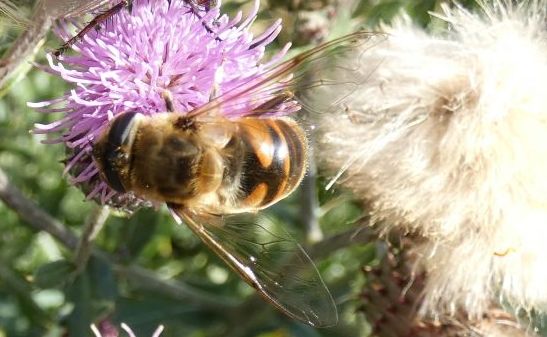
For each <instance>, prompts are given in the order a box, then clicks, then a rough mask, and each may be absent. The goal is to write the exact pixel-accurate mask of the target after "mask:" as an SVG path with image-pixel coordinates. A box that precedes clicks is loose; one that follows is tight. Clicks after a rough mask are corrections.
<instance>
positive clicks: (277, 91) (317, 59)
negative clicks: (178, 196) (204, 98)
mask: <svg viewBox="0 0 547 337" xmlns="http://www.w3.org/2000/svg"><path fill="white" fill-rule="evenodd" d="M384 41H386V35H385V34H383V33H374V32H365V31H359V32H356V33H353V34H349V35H346V36H343V37H340V38H338V39H335V40H332V41H330V42H326V43H324V44H322V45H319V46H317V47H315V48H313V49H310V50H308V51H306V52H303V53H301V54H299V55H297V56H295V57H293V58H291V59H289V60H288V61H285V62H283V63H280V64H279V65H277V66H275V67H274V68H271V69H269V70H267V71H265V72H264V73H262V74H260V75H259V76H256V77H253V79H250V80H249V81H248V82H246V83H244V84H242V85H240V86H238V87H236V88H234V89H232V90H230V91H228V92H226V93H224V94H222V95H221V96H219V97H217V98H215V99H213V100H211V101H210V102H208V103H207V104H205V105H203V106H201V107H199V108H197V109H195V110H193V111H191V112H189V114H188V115H189V116H197V115H200V114H206V113H211V112H213V113H215V114H217V115H221V116H228V117H230V116H236V117H237V116H242V115H254V116H257V115H264V116H268V115H276V113H278V112H279V111H280V107H281V105H282V104H296V102H298V104H297V105H300V106H302V107H304V108H306V110H307V111H310V112H314V113H325V112H333V111H337V110H340V109H343V102H344V100H345V99H346V98H347V97H348V96H350V95H351V94H352V93H353V92H355V91H356V89H357V88H358V87H359V86H360V85H361V84H362V83H364V81H366V80H367V78H368V77H369V76H370V74H371V73H372V71H374V70H375V69H376V67H375V66H374V65H372V66H371V65H370V64H368V63H367V66H366V67H365V66H363V62H365V53H366V52H367V50H369V49H370V48H373V47H374V46H376V45H378V44H379V43H383V42H384ZM366 62H371V60H370V59H366ZM377 63H378V64H377V66H379V65H380V63H381V60H378V61H377ZM325 93H328V95H327V96H326V97H328V101H326V102H325V100H321V99H317V98H318V97H322V96H324V95H325ZM295 100H296V102H295ZM285 108H286V107H285ZM285 110H290V109H285ZM296 110H298V107H296ZM219 111H220V112H221V113H219Z"/></svg>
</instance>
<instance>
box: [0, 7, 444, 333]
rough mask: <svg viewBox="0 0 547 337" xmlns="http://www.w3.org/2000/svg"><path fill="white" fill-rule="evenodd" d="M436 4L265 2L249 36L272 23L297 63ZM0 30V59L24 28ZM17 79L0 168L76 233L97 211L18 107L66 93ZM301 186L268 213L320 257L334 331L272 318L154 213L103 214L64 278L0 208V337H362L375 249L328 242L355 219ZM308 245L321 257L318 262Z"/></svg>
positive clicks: (62, 263) (67, 257) (52, 244)
mask: <svg viewBox="0 0 547 337" xmlns="http://www.w3.org/2000/svg"><path fill="white" fill-rule="evenodd" d="M439 2H440V1H435V0H419V1H403V0H400V1H393V0H384V1H372V0H368V1H354V2H351V1H345V2H334V1H328V0H322V1H321V0H313V1H306V0H292V1H285V0H271V1H269V2H263V4H262V7H261V14H260V16H259V18H260V20H259V21H258V22H257V24H256V25H255V28H256V29H257V31H260V30H261V27H265V26H267V25H268V24H269V23H270V22H271V21H272V20H273V19H274V18H276V17H282V18H283V19H284V22H285V25H284V26H285V29H284V31H283V33H282V34H281V36H280V38H279V42H278V45H277V47H276V46H273V47H272V48H271V50H270V51H271V52H274V51H275V49H276V48H279V46H281V45H283V44H284V43H285V42H287V41H289V40H293V41H295V42H296V43H295V47H294V48H293V50H292V52H291V53H296V52H298V51H301V50H303V49H305V48H307V47H309V46H311V45H313V44H314V43H317V42H319V41H321V40H324V39H330V38H332V37H335V36H338V35H341V34H344V33H349V32H351V31H353V30H355V29H357V28H358V27H359V26H361V25H363V24H364V23H365V22H366V23H367V24H368V25H369V27H374V25H376V24H378V23H380V22H381V21H389V20H390V19H391V18H393V17H394V16H395V15H396V14H398V13H400V11H402V10H404V11H406V12H407V13H408V14H409V15H411V16H412V17H413V19H414V20H415V21H416V22H417V23H418V24H420V25H423V26H427V25H431V24H432V23H431V21H430V16H429V15H428V14H427V11H431V10H435V9H438V6H439ZM17 5H18V6H19V9H20V11H21V13H23V15H26V16H27V17H29V16H30V13H31V8H32V6H33V5H34V3H33V1H30V0H29V1H19V2H18V3H17ZM223 8H224V10H225V11H227V12H230V13H233V12H234V11H236V10H239V9H241V8H242V9H243V10H244V11H245V10H248V8H249V3H248V2H244V1H243V2H242V1H239V2H235V1H229V2H226V3H224V7H223ZM0 20H1V22H2V24H0V52H3V51H5V50H6V49H7V48H8V47H9V46H10V44H11V42H12V41H13V40H14V39H15V38H16V36H17V35H18V34H19V33H20V32H21V30H22V29H24V27H23V28H21V27H14V26H13V25H6V24H4V23H6V22H8V20H7V19H6V18H0ZM434 24H439V23H438V22H436V23H434ZM58 45H59V41H58V40H57V39H56V38H54V37H50V38H49V39H48V41H47V43H46V45H45V47H43V48H42V50H41V51H39V52H38V53H37V55H36V62H37V63H40V64H44V63H45V59H44V50H45V51H48V50H52V49H54V48H56V47H57V46H58ZM20 77H21V79H20V80H19V81H17V82H16V83H14V84H13V85H11V86H10V87H9V89H8V90H6V91H4V92H3V93H4V95H3V96H2V97H1V100H0V169H1V170H2V171H4V172H5V174H6V175H7V177H8V181H9V183H10V184H13V185H14V186H17V187H18V188H19V189H20V190H21V191H22V192H23V194H24V196H26V197H27V198H29V199H30V200H33V201H34V202H35V203H36V205H37V206H38V207H39V208H41V209H43V210H44V211H46V212H47V213H48V214H49V215H51V216H52V217H53V218H55V219H57V220H58V221H60V222H61V223H62V224H63V226H65V227H66V228H68V229H69V230H70V231H72V232H73V233H76V235H80V234H81V232H82V229H83V228H84V224H85V223H86V221H88V219H89V217H90V215H92V214H95V215H97V214H99V213H100V212H101V211H102V210H101V209H100V208H99V207H98V206H97V205H95V204H93V203H92V202H90V201H86V200H85V197H84V195H83V194H82V192H80V191H79V190H77V189H75V188H74V187H71V186H70V185H69V184H68V183H67V179H66V177H64V176H63V174H62V171H63V165H62V163H61V161H62V160H63V158H64V149H63V148H62V146H60V145H56V146H50V145H43V144H41V143H40V141H41V140H42V139H43V138H42V137H39V136H36V135H33V134H31V133H29V130H31V129H32V128H33V124H34V123H44V122H47V121H48V120H53V118H52V116H44V115H40V114H38V113H36V112H35V111H33V110H31V109H29V108H28V107H27V106H26V102H27V101H30V102H38V101H42V100H47V99H51V98H54V97H57V96H59V95H61V94H62V93H63V92H65V91H66V90H68V89H69V88H68V87H67V86H66V85H65V84H64V82H63V81H61V80H60V79H58V78H56V77H53V76H50V75H48V74H46V73H44V72H43V71H40V70H38V69H36V68H32V69H31V70H30V71H29V72H28V73H23V72H21V76H20ZM311 186H312V187H313V189H312V190H311V192H312V193H311V194H310V193H309V191H310V189H309V186H308V189H306V190H305V191H306V192H308V193H297V194H296V195H294V196H292V197H291V198H289V200H286V201H284V202H282V203H280V204H277V205H275V206H274V207H272V208H271V209H270V210H268V212H267V213H268V217H269V219H271V221H274V222H278V223H282V224H283V226H286V228H288V230H289V231H290V232H292V233H293V235H295V237H296V239H297V240H298V241H299V242H302V243H303V244H304V245H307V246H309V247H310V250H311V252H312V255H313V256H314V257H319V259H317V260H316V263H317V266H318V268H319V270H320V271H321V274H322V275H323V276H324V278H325V281H326V283H327V285H328V286H329V288H330V290H331V292H332V293H333V295H334V297H335V299H336V301H337V304H338V306H339V313H340V323H339V325H338V326H336V327H334V328H329V329H314V328H311V327H308V326H305V325H302V324H300V323H297V322H294V321H291V320H290V319H287V318H285V317H284V316H283V315H281V314H279V313H278V312H277V311H275V310H274V309H273V308H272V307H271V306H270V305H269V304H267V303H265V302H263V301H261V300H260V299H258V298H257V296H256V295H255V294H254V292H253V291H252V289H250V287H248V286H247V285H245V284H244V283H243V282H242V281H240V279H239V277H238V276H236V275H235V274H234V273H233V272H231V271H229V270H227V269H226V268H225V266H224V264H223V263H222V262H221V261H219V259H218V258H217V257H215V256H214V255H213V254H212V253H211V252H210V251H209V250H208V249H206V248H205V247H204V246H203V245H202V244H201V242H200V241H199V240H198V239H197V238H196V237H195V236H193V235H192V234H191V233H190V231H189V230H188V229H186V228H182V227H180V226H177V225H175V224H174V222H173V221H172V220H171V219H170V216H169V215H168V214H166V212H165V211H164V210H159V211H157V210H152V209H145V210H140V211H138V212H137V213H136V214H135V215H134V216H132V217H130V218H127V217H120V216H117V215H111V216H110V217H109V218H108V219H107V220H106V224H105V226H104V228H103V229H102V231H101V232H100V233H99V235H98V238H97V239H96V241H95V245H96V247H97V250H96V252H99V253H96V254H93V256H92V257H91V259H90V260H89V262H88V263H87V265H86V266H81V268H83V270H82V272H81V273H80V274H79V275H77V276H73V275H74V274H73V272H74V266H73V265H72V263H71V261H73V259H74V256H75V253H74V247H67V246H66V245H65V244H63V243H62V242H60V241H58V240H56V239H55V238H53V237H52V236H51V235H50V234H49V233H47V232H45V231H36V229H35V228H34V227H32V226H30V225H29V223H28V222H26V221H24V220H22V218H21V217H20V216H19V215H18V214H17V213H16V212H14V211H13V210H12V209H11V208H9V207H6V206H5V205H4V204H1V203H0V337H1V336H10V337H11V336H13V337H16V336H64V335H70V336H87V335H91V331H90V330H89V324H90V323H91V322H95V323H97V322H100V321H108V322H111V323H112V324H114V326H116V327H117V326H119V323H121V322H125V323H127V324H128V325H129V326H130V327H131V328H132V329H133V331H135V332H136V334H137V335H138V336H140V337H143V336H150V335H151V334H152V332H153V331H154V329H155V328H156V327H157V326H158V325H159V324H163V325H165V326H166V330H165V331H164V333H163V334H162V336H164V337H170V336H195V337H198V336H261V337H270V336H271V337H274V336H276V337H283V336H301V337H308V336H309V337H315V336H344V337H347V336H363V335H366V334H367V333H368V331H370V327H369V326H368V324H367V322H366V318H365V317H364V316H363V315H362V314H360V312H359V310H358V309H359V305H360V301H359V292H360V289H361V287H362V286H363V284H364V282H365V279H364V275H363V273H361V272H360V270H361V268H362V267H363V266H364V265H367V264H374V263H376V261H377V256H376V255H377V247H376V246H375V245H374V243H363V242H359V240H357V239H355V240H352V239H347V240H346V241H343V242H342V244H339V243H335V242H334V241H335V240H329V238H332V237H333V236H334V235H336V234H339V233H346V234H347V233H353V231H354V228H355V226H356V225H355V222H356V221H357V220H358V219H359V217H360V216H361V213H362V212H361V210H360V208H359V206H358V204H357V203H356V202H354V201H352V199H351V197H349V196H348V195H346V194H344V193H343V192H342V191H334V192H333V191H329V192H326V191H324V189H322V186H324V181H323V180H322V179H318V181H315V180H311ZM315 187H317V191H319V192H316V190H315ZM310 196H311V197H310ZM315 197H317V198H318V202H319V210H318V212H317V214H318V216H319V225H320V228H321V231H322V233H323V241H322V242H320V243H317V242H316V243H314V244H312V243H311V242H310V241H309V240H308V239H309V238H310V237H311V236H312V235H311V233H315V231H316V230H317V228H315V227H314V226H313V221H312V222H311V223H312V226H305V225H303V224H304V223H306V222H309V220H310V216H312V215H311V214H315V213H313V212H312V213H310V212H307V213H305V212H304V213H303V211H302V207H301V205H302V204H303V203H309V202H310V198H312V199H313V198H315ZM312 201H313V200H312ZM303 219H305V220H306V221H304V220H303ZM312 220H313V219H312ZM65 243H66V242H65ZM321 244H324V246H321ZM313 245H315V248H316V249H315V250H314V246H313ZM317 247H321V248H322V249H321V251H320V252H318V250H317ZM122 335H123V333H122Z"/></svg>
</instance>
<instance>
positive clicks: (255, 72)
mask: <svg viewBox="0 0 547 337" xmlns="http://www.w3.org/2000/svg"><path fill="white" fill-rule="evenodd" d="M258 3H259V2H258V1H255V6H254V9H253V11H252V13H251V14H250V15H249V16H248V17H247V18H246V19H245V20H243V22H241V19H242V15H241V13H239V14H238V15H237V16H236V17H235V18H233V19H229V18H228V16H226V15H221V14H220V10H219V5H217V6H216V7H214V8H210V9H207V8H205V7H204V8H201V7H198V6H196V5H190V4H189V3H188V2H186V1H170V2H169V1H167V0H156V1H147V0H135V1H133V5H132V9H131V11H129V10H122V11H121V12H119V13H117V14H116V15H115V16H113V17H112V18H111V19H110V20H109V21H108V22H107V23H106V24H104V25H103V26H101V27H100V29H99V30H92V31H90V32H89V33H88V34H87V35H86V36H85V37H84V38H83V39H82V40H81V41H79V42H77V43H76V44H75V45H74V47H73V49H74V50H75V51H76V52H77V53H76V54H74V55H66V56H63V57H62V59H61V60H60V61H57V60H55V59H54V58H52V57H51V55H47V58H48V61H49V68H47V69H46V68H45V67H44V68H45V69H46V70H47V71H49V72H51V73H53V74H55V75H58V76H60V77H62V78H63V79H64V80H65V81H67V82H70V83H74V84H75V88H74V89H72V90H70V92H67V93H66V94H65V95H64V96H62V97H60V98H58V99H55V100H52V101H48V102H41V103H34V104H30V105H31V106H33V107H36V108H37V109H38V110H39V111H42V112H46V113H47V112H49V113H53V112H61V113H63V114H64V116H63V117H62V118H61V119H59V120H58V121H56V122H54V123H51V124H48V125H36V129H35V132H36V133H44V134H51V133H54V134H58V133H60V136H59V137H57V138H54V139H50V140H47V141H46V142H47V143H64V144H65V145H66V148H67V153H68V155H69V157H68V159H67V162H66V168H65V171H66V172H67V173H69V174H70V175H71V180H72V182H73V183H74V184H76V185H79V186H80V187H82V188H83V189H84V190H85V191H86V193H87V195H88V198H94V199H99V200H100V201H101V202H103V203H104V202H110V203H112V204H114V205H115V206H118V207H124V206H128V205H129V204H131V203H133V202H134V201H135V200H136V199H135V197H133V196H131V195H120V194H117V193H116V192H115V191H113V190H111V189H110V188H109V187H108V186H107V185H106V184H105V183H104V182H102V181H101V180H100V177H99V172H98V169H97V166H96V165H95V163H94V162H93V159H92V155H91V151H92V146H93V144H94V141H95V140H96V139H97V138H98V137H99V135H100V134H101V132H102V131H103V129H104V128H105V126H106V125H107V124H108V123H109V121H110V120H111V119H112V118H113V117H114V116H116V115H118V114H120V113H123V112H126V111H128V110H137V111H138V112H140V113H142V114H144V115H151V114H155V113H158V112H163V111H166V106H165V101H164V98H163V96H162V94H163V93H164V92H165V91H169V92H170V93H171V95H172V96H173V99H174V108H175V110H176V111H177V112H179V113H185V112H188V111H191V110H192V109H195V108H197V107H200V106H202V105H203V104H205V103H207V102H208V101H209V100H210V99H211V98H212V97H214V96H218V95H221V94H222V93H224V92H227V91H230V90H231V89H233V88H237V87H238V86H239V85H241V84H242V83H245V82H247V81H249V80H250V79H253V78H256V77H258V76H260V74H261V73H263V72H264V71H266V70H267V69H268V68H269V67H270V66H271V64H273V63H274V62H275V61H276V60H278V59H279V58H280V57H281V56H282V55H281V54H280V55H277V56H276V57H274V59H273V60H270V62H267V63H265V64H260V60H261V59H262V57H263V55H264V49H265V46H266V45H267V44H268V43H270V42H271V41H272V40H273V39H274V38H275V37H276V36H277V34H278V33H279V31H280V29H281V23H280V21H277V22H275V23H274V24H273V25H272V26H271V27H269V28H268V29H267V30H266V31H265V32H264V33H262V34H261V35H260V36H257V37H254V36H253V34H251V33H250V32H249V28H250V26H251V24H252V22H253V21H254V19H255V18H256V15H257V12H258ZM58 34H59V35H60V36H61V37H62V38H63V39H65V40H66V39H68V38H69V34H68V33H67V30H66V27H64V26H63V27H61V29H59V30H58ZM248 104H259V102H255V101H253V102H252V103H251V102H249V103H248ZM287 109H288V110H287V111H283V109H281V111H279V113H280V114H283V113H287V112H289V110H290V107H289V106H288V107H287ZM244 111H249V109H243V108H241V106H240V107H239V109H235V108H234V109H224V110H223V111H222V113H224V114H225V115H227V116H228V117H237V116H239V115H241V114H242V113H243V112H244Z"/></svg>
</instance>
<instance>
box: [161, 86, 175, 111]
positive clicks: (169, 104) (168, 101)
mask: <svg viewBox="0 0 547 337" xmlns="http://www.w3.org/2000/svg"><path fill="white" fill-rule="evenodd" d="M161 97H162V98H163V100H164V101H165V109H166V110H167V111H168V112H173V111H175V106H174V105H173V95H172V94H171V91H169V90H164V91H163V92H162V93H161Z"/></svg>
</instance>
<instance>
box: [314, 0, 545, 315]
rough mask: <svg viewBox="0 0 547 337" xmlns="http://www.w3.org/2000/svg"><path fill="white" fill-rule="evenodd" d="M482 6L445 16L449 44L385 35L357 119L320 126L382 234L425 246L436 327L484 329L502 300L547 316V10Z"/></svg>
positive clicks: (361, 58) (408, 33) (323, 142)
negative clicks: (483, 318) (494, 303)
mask: <svg viewBox="0 0 547 337" xmlns="http://www.w3.org/2000/svg"><path fill="white" fill-rule="evenodd" d="M480 4H481V7H482V12H481V13H472V12H470V11H468V10H466V9H464V8H461V7H459V6H455V7H453V8H449V7H448V6H446V7H443V8H444V14H443V15H439V17H440V18H442V19H444V20H446V22H447V23H448V25H449V26H451V29H450V30H447V31H446V32H444V34H443V35H441V36H438V35H437V36H435V35H432V34H428V33H426V32H424V31H423V30H421V29H418V28H416V27H413V25H412V24H410V22H409V21H410V20H408V19H402V20H400V21H399V22H398V23H395V24H394V25H393V26H391V27H387V30H388V32H389V33H390V35H388V37H387V38H386V41H385V42H384V43H382V44H378V45H377V46H375V47H374V48H370V49H369V50H366V51H364V52H363V53H361V54H359V55H357V56H358V57H356V58H355V59H356V60H357V61H358V62H359V65H358V66H356V67H355V69H356V73H357V72H362V73H366V74H370V76H369V77H368V78H367V80H366V81H365V82H363V83H362V84H361V85H360V87H359V88H358V89H357V90H356V92H355V93H353V94H352V95H351V97H349V98H348V99H347V100H346V102H345V104H346V105H347V109H346V111H347V115H346V116H343V118H340V116H327V115H325V116H322V117H323V119H322V121H321V125H320V130H321V132H322V137H320V138H319V147H320V151H319V153H321V154H322V160H323V164H325V165H327V166H329V167H330V168H331V169H334V170H342V171H344V172H345V173H346V176H345V178H344V179H345V182H343V181H342V183H345V184H347V186H348V187H350V188H352V189H353V190H354V191H355V192H356V193H357V194H358V195H359V196H360V197H361V198H363V199H364V200H366V201H367V204H368V205H370V206H371V208H372V216H373V218H374V220H375V221H376V223H377V224H380V225H381V226H382V227H381V228H383V229H384V230H387V229H397V230H399V231H400V232H401V233H408V232H413V233H416V234H419V235H420V236H421V237H422V238H423V241H422V242H423V243H422V244H421V245H420V247H419V248H418V249H417V254H418V255H419V256H420V257H421V258H420V259H419V261H420V262H421V263H423V265H424V266H425V268H426V271H427V274H428V279H427V281H426V284H425V290H424V302H423V309H424V312H428V313H433V314H436V315H442V314H445V313H449V314H453V313H455V312H458V311H459V310H461V309H463V310H464V311H465V312H468V313H469V314H471V315H474V316H480V315H481V314H482V313H484V311H485V310H486V309H487V307H488V305H489V303H490V302H491V300H498V299H499V298H502V299H503V300H504V301H508V302H510V303H511V304H512V305H514V306H515V307H516V308H524V309H531V308H539V309H546V308H547V287H545V285H546V284H547V271H546V269H545V261H547V249H546V246H545V237H547V179H546V178H545V172H547V146H546V145H545V144H547V95H546V89H545V88H547V30H546V25H545V22H546V19H547V13H546V9H547V2H546V1H544V0H530V1H524V2H521V3H519V4H514V3H513V2H511V1H503V0H499V1H492V2H488V4H487V3H486V2H480ZM357 70H358V71H357ZM322 97H323V98H324V99H326V100H328V99H329V97H328V93H326V94H325V95H324V96H322ZM333 124H335V125H337V127H336V128H335V129H334V128H332V125H333Z"/></svg>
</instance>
